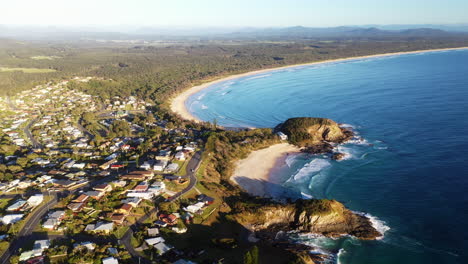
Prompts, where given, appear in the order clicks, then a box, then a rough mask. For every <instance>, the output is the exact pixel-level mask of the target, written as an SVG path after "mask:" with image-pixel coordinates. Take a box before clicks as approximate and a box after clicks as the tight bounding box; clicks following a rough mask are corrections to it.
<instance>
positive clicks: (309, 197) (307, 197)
mask: <svg viewBox="0 0 468 264" xmlns="http://www.w3.org/2000/svg"><path fill="white" fill-rule="evenodd" d="M301 196H302V199H312V198H314V197H313V196H312V195H310V194H307V193H304V192H301Z"/></svg>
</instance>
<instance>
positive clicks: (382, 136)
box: [187, 50, 468, 264]
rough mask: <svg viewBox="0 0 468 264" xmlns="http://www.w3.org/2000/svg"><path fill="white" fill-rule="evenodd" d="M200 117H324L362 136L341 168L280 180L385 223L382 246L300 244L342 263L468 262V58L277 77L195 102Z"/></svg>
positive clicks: (392, 60)
mask: <svg viewBox="0 0 468 264" xmlns="http://www.w3.org/2000/svg"><path fill="white" fill-rule="evenodd" d="M187 106H188V107H189V109H190V110H191V112H192V113H194V114H195V115H196V116H198V117H200V118H201V119H203V120H207V121H212V120H213V119H214V118H216V119H217V120H218V123H220V124H221V125H226V126H254V127H273V126H275V125H277V124H278V123H280V122H282V121H284V120H285V119H287V118H289V117H298V116H313V117H327V118H331V119H333V120H335V121H337V122H340V123H346V124H350V125H352V126H353V127H354V128H355V130H356V131H357V132H358V133H359V134H360V135H361V136H362V138H363V139H364V140H365V141H364V142H361V143H360V144H346V145H344V146H341V151H344V152H346V153H348V155H349V156H348V159H346V160H344V161H340V162H336V161H330V160H327V159H325V158H322V157H299V158H296V159H294V160H292V159H291V160H289V161H288V162H289V165H290V167H288V166H285V168H283V170H282V173H283V174H284V175H283V178H284V179H283V185H284V186H286V187H287V188H291V189H295V190H300V191H302V192H303V193H306V194H310V195H312V196H314V197H317V198H330V199H336V200H339V201H342V202H344V203H345V205H346V206H347V207H348V208H351V209H352V210H355V211H362V212H366V213H369V214H371V215H372V216H374V217H377V218H378V219H380V220H381V221H384V223H385V225H386V226H388V227H389V228H390V229H389V230H388V231H387V232H386V233H385V237H384V238H383V239H382V240H378V241H359V240H356V239H352V238H345V239H338V240H330V239H324V238H314V239H312V238H303V239H304V240H305V241H306V242H308V243H313V244H316V245H320V246H322V247H324V248H326V249H328V250H330V252H333V253H335V254H336V253H337V251H338V250H340V249H341V251H340V254H339V257H338V260H336V261H337V262H340V263H353V264H364V263H425V264H427V263H468V252H467V251H468V228H467V225H468V51H467V50H464V51H444V52H430V53H421V54H412V55H401V56H393V57H385V58H375V59H366V60H354V61H347V62H340V63H330V64H322V65H319V66H318V65H316V66H307V67H297V68H294V69H288V70H279V71H274V72H270V73H264V74H260V75H257V76H251V77H244V78H240V79H236V80H234V81H227V82H224V83H219V84H216V85H213V86H212V87H210V88H208V89H206V90H203V91H201V92H199V93H198V94H195V95H193V96H192V97H191V98H190V99H189V100H188V101H187Z"/></svg>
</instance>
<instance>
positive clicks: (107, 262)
mask: <svg viewBox="0 0 468 264" xmlns="http://www.w3.org/2000/svg"><path fill="white" fill-rule="evenodd" d="M102 264H119V261H118V260H117V259H116V258H114V257H108V258H103V259H102Z"/></svg>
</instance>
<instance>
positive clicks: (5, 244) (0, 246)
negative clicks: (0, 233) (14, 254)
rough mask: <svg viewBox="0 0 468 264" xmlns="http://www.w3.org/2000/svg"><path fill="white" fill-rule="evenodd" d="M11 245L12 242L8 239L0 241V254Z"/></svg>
mask: <svg viewBox="0 0 468 264" xmlns="http://www.w3.org/2000/svg"><path fill="white" fill-rule="evenodd" d="M9 246H10V243H9V242H8V241H1V242H0V254H3V252H5V250H7V249H8V247H9Z"/></svg>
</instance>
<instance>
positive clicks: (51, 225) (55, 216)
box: [42, 210, 65, 230]
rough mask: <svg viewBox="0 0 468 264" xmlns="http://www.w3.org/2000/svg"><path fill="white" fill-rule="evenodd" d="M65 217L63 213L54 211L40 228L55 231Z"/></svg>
mask: <svg viewBox="0 0 468 264" xmlns="http://www.w3.org/2000/svg"><path fill="white" fill-rule="evenodd" d="M64 217H65V211H62V210H60V211H54V212H51V213H49V215H48V216H47V220H46V221H45V222H44V223H43V224H42V227H43V228H45V229H49V230H53V229H55V228H56V227H57V226H58V225H59V224H60V222H62V220H63V218H64Z"/></svg>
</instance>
